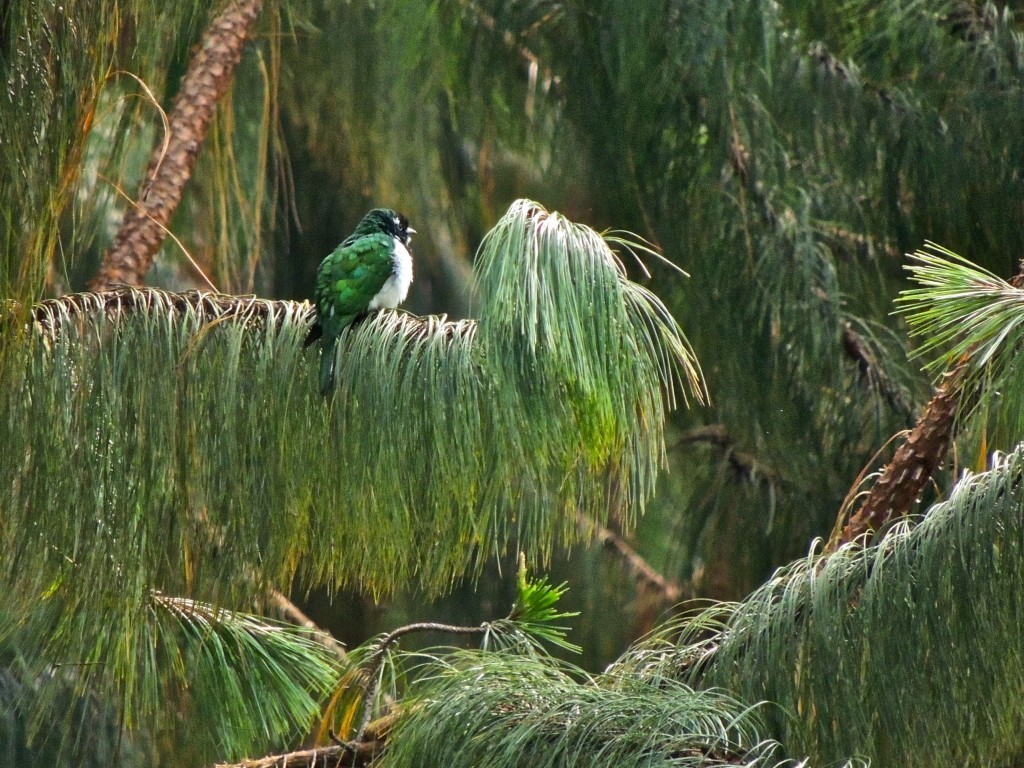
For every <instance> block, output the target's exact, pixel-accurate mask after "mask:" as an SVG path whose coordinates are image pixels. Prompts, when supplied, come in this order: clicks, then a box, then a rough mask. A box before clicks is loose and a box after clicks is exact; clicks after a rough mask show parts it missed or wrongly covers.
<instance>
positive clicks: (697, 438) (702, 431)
mask: <svg viewBox="0 0 1024 768" xmlns="http://www.w3.org/2000/svg"><path fill="white" fill-rule="evenodd" d="M688 443H708V444H709V445H715V446H718V447H719V448H721V449H722V452H723V453H724V454H725V458H726V459H727V460H728V462H729V464H730V466H731V467H732V468H733V471H734V472H735V473H736V474H737V475H738V476H739V477H740V478H742V479H744V480H748V481H751V482H754V481H756V480H757V479H758V478H760V479H761V481H762V482H765V483H768V484H769V485H776V484H777V483H778V481H779V478H778V475H776V473H775V471H774V470H773V469H772V468H771V467H769V466H767V465H766V464H765V463H764V462H762V461H761V460H760V459H758V458H757V456H756V455H754V454H753V453H751V452H750V451H744V450H742V449H740V448H737V447H736V441H735V440H734V439H733V437H732V435H730V434H729V433H728V432H727V431H726V429H725V427H724V426H722V425H721V424H708V425H705V426H703V427H697V428H696V429H691V430H690V431H689V432H687V433H686V434H684V435H683V436H682V437H680V438H679V439H678V440H677V441H676V442H675V443H673V444H672V445H671V446H669V449H668V450H670V451H671V450H673V449H675V448H677V447H679V446H680V445H686V444H688Z"/></svg>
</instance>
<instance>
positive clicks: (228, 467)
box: [0, 203, 700, 749]
mask: <svg viewBox="0 0 1024 768" xmlns="http://www.w3.org/2000/svg"><path fill="white" fill-rule="evenodd" d="M537 243H541V246H542V247H540V248H539V249H538V248H537V247H535V246H536V244H537ZM496 275H497V276H498V277H495V276H496ZM503 276H504V277H503ZM508 276H514V278H509V277H508ZM482 286H483V288H482V296H483V298H482V304H481V320H480V327H479V328H478V327H477V325H476V324H475V323H473V322H470V321H462V322H448V321H445V320H444V318H436V317H431V318H423V319H420V318H416V317H413V316H410V315H406V314H402V313H395V312H382V313H379V314H376V315H374V316H372V317H371V318H370V319H368V320H367V321H366V322H365V323H363V324H361V325H358V326H357V327H355V328H350V329H348V330H346V332H345V334H344V335H343V337H342V341H341V344H340V356H341V358H340V363H339V373H338V382H337V390H336V392H335V393H334V396H333V397H332V398H331V399H329V400H327V401H325V400H324V399H323V398H321V397H320V396H319V394H318V393H317V391H316V387H315V384H314V382H313V376H312V372H313V369H314V368H315V364H316V353H317V350H315V349H310V350H303V348H302V339H303V337H304V335H305V332H306V330H307V328H308V325H309V322H310V319H311V318H310V310H309V307H308V305H305V304H296V303H292V302H266V301H261V300H256V299H251V300H245V299H236V300H230V299H225V298H223V297H220V298H218V297H207V298H204V297H202V296H192V297H184V296H175V295H172V294H162V293H159V292H136V291H130V290H129V291H125V292H122V293H121V294H119V295H118V296H116V297H109V296H103V295H99V294H97V295H88V294H86V295H82V296H78V297H70V298H68V299H65V300H60V301H53V302H49V303H47V304H44V305H40V306H39V307H37V311H36V317H37V321H36V324H35V325H34V326H33V328H32V331H31V333H30V334H29V335H28V336H27V337H26V340H25V342H24V344H22V345H21V346H18V347H15V348H14V350H13V352H12V355H13V356H14V359H15V360H16V361H17V363H18V366H19V367H20V370H21V376H19V377H14V386H12V387H10V388H8V389H6V390H4V393H3V395H2V396H0V418H2V420H3V423H4V424H5V425H6V428H7V430H8V433H9V437H10V439H11V441H12V443H11V444H12V445H15V446H22V447H23V448H22V450H14V451H9V452H7V453H5V454H3V455H2V457H0V489H2V490H0V494H2V495H3V501H2V503H3V506H4V507H5V508H6V509H8V510H10V512H9V514H7V515H6V516H5V518H4V526H3V527H2V528H0V534H2V535H0V584H2V585H3V587H4V594H5V595H6V598H5V602H6V603H7V604H8V609H9V610H10V611H12V612H13V613H14V614H15V615H19V616H20V618H19V621H20V622H24V623H27V624H32V625H33V626H34V629H35V630H36V631H37V632H38V633H39V636H46V637H48V638H49V639H48V641H47V642H46V643H44V644H43V645H42V646H41V647H40V648H39V649H37V651H38V654H39V655H38V657H37V658H38V660H39V661H40V662H42V660H44V659H52V658H66V657H70V656H76V657H79V658H83V659H88V660H89V663H91V664H92V663H94V664H97V665H98V670H97V671H96V674H100V675H102V676H104V677H105V676H106V674H110V675H112V676H113V678H114V679H117V680H119V681H121V685H123V686H124V695H125V697H126V699H125V700H126V702H128V703H129V704H130V706H129V711H131V712H137V713H138V716H139V717H140V718H144V717H145V716H146V715H151V714H153V712H154V710H153V708H152V707H153V705H154V703H155V702H156V701H157V698H156V697H155V694H153V693H151V692H152V691H153V690H155V689H153V688H152V687H151V686H152V685H153V680H154V676H156V675H158V674H159V673H160V671H161V670H162V669H163V668H164V666H165V664H164V663H163V662H167V663H169V666H170V667H171V668H172V669H178V668H181V667H182V666H184V665H183V663H177V662H174V661H173V659H171V660H167V659H163V660H159V659H154V660H151V661H150V662H147V663H146V664H143V665H141V666H140V659H142V658H145V657H146V655H147V654H148V653H150V652H151V649H152V647H153V642H154V637H153V636H152V635H151V634H148V630H147V629H146V626H147V625H146V623H145V622H144V621H142V622H141V623H140V620H141V617H142V616H144V615H145V614H146V611H147V610H148V609H147V606H150V605H151V604H152V601H153V590H154V589H158V590H160V591H161V592H163V593H165V594H171V595H187V596H198V597H202V598H204V599H206V600H211V601H216V602H218V603H222V604H223V603H226V604H228V605H244V604H247V603H248V601H250V600H251V599H252V597H253V592H254V590H258V589H259V587H260V585H262V584H263V583H264V581H265V580H270V581H271V582H272V583H275V584H290V583H292V581H293V580H294V579H295V578H298V579H300V580H301V581H302V583H304V584H306V585H310V586H318V585H328V586H332V587H336V586H338V585H358V586H361V587H363V588H366V589H369V590H374V591H378V592H386V591H391V590H394V589H396V588H398V587H400V586H404V585H408V584H418V585H419V586H420V587H421V588H422V589H423V590H425V591H427V592H430V593H435V594H436V593H439V592H443V591H444V590H445V589H447V588H448V587H449V586H450V585H451V583H452V582H453V580H454V579H456V578H458V577H460V576H462V575H463V574H464V573H466V572H467V571H470V570H472V569H473V567H474V564H478V563H479V562H480V558H481V555H484V556H486V555H487V554H489V553H491V552H495V551H497V552H502V551H504V550H505V549H506V548H507V547H508V546H510V544H513V543H514V544H515V545H516V546H518V547H520V548H522V549H525V550H526V551H528V552H531V553H536V555H535V556H537V557H543V556H545V555H546V554H547V553H549V552H550V551H551V549H552V548H553V547H554V546H555V545H556V544H558V543H561V542H568V541H571V540H572V539H573V538H575V537H576V536H577V535H578V533H577V525H576V513H577V512H580V513H584V514H586V515H588V516H591V517H593V518H594V519H596V520H602V519H605V517H606V516H607V514H608V511H609V509H610V508H611V507H612V506H617V505H620V504H628V507H627V509H628V510H630V511H632V512H635V511H638V510H640V509H642V505H643V501H644V500H645V499H646V498H647V497H648V496H649V495H650V494H651V492H652V491H653V481H654V477H655V474H656V472H657V469H658V466H659V463H660V461H661V460H662V457H663V453H662V448H661V446H662V440H663V437H662V428H663V426H662V425H663V420H664V418H665V414H666V412H667V410H668V408H669V407H670V406H671V405H672V403H674V397H675V395H676V393H677V392H678V387H679V384H680V383H681V382H685V383H686V384H688V385H689V386H691V387H693V388H694V389H693V393H694V394H696V395H697V396H700V389H699V386H700V380H699V375H698V373H697V370H696V367H695V365H696V364H695V361H694V359H693V357H692V355H691V353H690V352H689V350H688V347H687V345H686V341H685V339H684V337H683V336H682V334H681V331H680V330H679V328H678V326H677V325H676V324H675V323H674V321H673V320H672V319H671V317H670V316H669V315H668V313H667V312H666V311H665V309H664V307H663V306H661V304H660V303H659V302H658V301H657V299H655V298H654V297H653V295H651V294H649V293H647V292H645V291H643V290H642V289H640V288H639V287H637V286H635V285H633V284H631V283H629V282H628V281H627V280H626V278H625V276H624V274H623V272H622V270H621V269H620V267H619V266H618V264H617V262H616V260H615V257H614V256H613V254H612V253H611V251H610V250H609V248H608V246H607V245H606V244H605V243H604V241H603V240H602V239H601V238H600V237H599V236H598V235H597V234H596V233H594V232H592V231H591V230H588V229H587V228H585V227H582V226H580V225H575V224H572V223H571V222H568V221H567V220H565V219H564V218H562V217H560V216H558V215H557V214H548V213H547V212H545V211H544V210H543V209H541V208H540V207H539V206H536V205H534V204H529V203H519V204H517V205H515V206H513V208H512V210H511V211H510V212H509V214H508V216H507V217H506V218H505V219H504V220H503V222H502V224H501V226H500V227H499V228H498V229H497V230H496V231H495V233H494V235H492V237H491V238H490V240H489V241H488V246H487V249H486V253H485V256H484V258H483V261H482ZM548 591H550V590H549V589H548ZM546 594H547V592H545V591H543V590H542V591H541V592H538V593H537V594H536V595H535V596H534V597H535V598H536V599H535V600H533V601H528V602H530V603H531V605H532V608H531V613H530V616H527V617H524V620H526V621H539V622H541V623H543V622H544V621H546V620H547V619H550V618H552V615H551V614H550V611H549V610H548V608H549V606H547V607H546V606H544V605H537V604H533V603H536V601H537V600H540V601H541V602H543V598H544V596H545V595H546ZM556 596H557V595H556ZM44 598H45V599H44ZM41 599H42V602H40V600H41ZM168 600H169V598H168ZM159 604H160V605H161V606H164V607H169V608H174V613H175V616H178V617H179V618H180V617H182V616H185V615H186V613H187V615H188V618H189V620H190V621H191V622H192V623H193V624H195V623H200V624H204V623H208V621H213V620H215V619H216V616H217V614H215V613H214V614H209V613H208V612H206V611H205V609H204V610H202V611H198V612H197V611H193V610H191V609H189V611H185V610H184V609H181V610H178V606H179V605H185V604H183V603H182V604H179V603H177V602H167V601H164V602H160V603H159ZM187 605H189V606H191V605H192V604H191V603H188V604H187ZM208 616H210V617H213V618H210V619H208ZM531 617H532V618H531ZM232 626H233V625H231V624H227V625H225V628H227V629H231V627H232ZM186 636H187V638H197V637H199V636H198V635H196V634H195V633H194V632H193V633H186ZM217 636H218V637H220V636H221V635H217ZM240 637H242V638H244V637H245V636H244V635H238V634H237V633H234V634H231V637H230V638H227V639H229V640H231V643H232V645H230V646H228V645H225V646H224V647H223V648H222V649H220V650H219V651H217V654H218V655H220V656H222V657H223V658H222V661H223V664H224V666H225V668H226V669H232V668H234V667H235V666H237V665H238V664H240V663H241V662H240V661H238V662H237V663H236V657H235V656H232V654H242V653H250V654H252V653H262V652H266V653H272V652H273V649H270V648H265V647H264V646H263V645H261V644H260V643H255V644H253V643H243V644H242V645H239V644H238V643H239V638H240ZM262 637H264V636H263V635H259V634H258V633H257V636H256V639H257V640H258V639H260V638H262ZM273 637H277V636H276V635H267V636H266V638H267V639H270V638H273ZM553 637H554V636H553ZM201 645H202V647H203V649H204V650H205V651H208V652H213V651H216V650H217V649H216V648H215V647H214V646H211V645H209V644H208V643H201ZM236 648H238V649H239V650H233V649H236ZM237 658H238V659H241V656H238V657H237ZM246 665H247V666H250V667H252V669H253V671H259V670H264V672H263V673H261V676H262V677H266V678H267V680H268V685H278V686H281V685H283V684H284V677H283V676H281V675H280V674H279V673H278V671H277V669H276V668H275V667H273V666H271V665H268V664H263V663H262V662H254V661H251V660H250V661H247V662H246ZM215 666H216V665H215V664H213V663H212V662H211V663H210V664H208V665H207V666H205V667H202V669H205V670H206V672H205V673H204V674H210V675H213V674H215V672H216V670H215V669H214V667H215ZM306 674H307V677H308V675H309V673H308V672H307V673H306ZM90 676H91V674H90ZM108 681H109V678H108ZM222 682H223V684H224V685H227V684H228V683H227V682H226V681H222ZM254 684H255V683H254V682H253V681H251V680H250V681H248V682H245V683H244V685H243V684H242V683H233V684H232V685H235V686H236V687H235V689H234V693H233V694H231V695H229V696H228V699H229V701H230V702H231V704H230V705H229V704H225V705H224V707H225V709H224V711H223V712H222V713H221V715H220V717H211V718H210V720H209V723H210V727H211V728H214V729H216V730H217V732H218V733H219V734H222V735H223V734H225V733H228V732H230V733H233V734H235V738H236V739H237V741H234V742H225V744H228V743H230V744H232V745H237V744H244V743H256V737H257V735H259V734H264V735H266V734H269V733H271V732H273V731H275V729H276V730H280V727H279V726H280V724H281V723H283V722H285V721H290V722H294V721H296V720H298V719H300V718H299V717H298V714H297V712H298V710H297V709H296V707H299V708H300V709H301V706H300V705H299V704H295V705H288V704H287V703H281V704H276V703H274V702H267V703H266V704H265V706H267V707H270V709H269V710H267V711H262V710H261V711H259V712H257V716H256V717H255V718H253V712H252V710H251V708H250V709H246V708H244V707H246V706H251V704H250V705H240V706H243V709H242V710H238V711H236V710H232V709H231V706H234V705H235V704H237V703H238V702H240V701H244V700H246V699H247V698H250V697H249V696H248V695H247V694H246V690H248V689H247V688H246V687H245V686H247V685H254ZM239 686H240V687H239ZM137 691H142V692H143V693H144V695H143V694H139V693H133V692H137ZM212 691H213V688H211V689H210V690H209V691H208V693H211V694H212ZM145 692H150V693H145ZM137 695H141V696H142V701H143V703H144V704H146V703H148V708H147V706H142V707H141V709H139V705H137V703H135V697H136V696H137ZM211 698H216V697H214V696H210V697H206V699H204V701H209V700H210V699H211ZM277 706H284V707H286V708H285V709H284V710H278V709H275V707H277ZM243 721H245V722H249V725H248V726H247V727H248V728H249V730H246V729H245V728H243V727H242V725H243ZM250 721H251V722H250ZM268 723H274V724H275V728H271V727H270V725H268ZM233 748H234V747H232V749H233Z"/></svg>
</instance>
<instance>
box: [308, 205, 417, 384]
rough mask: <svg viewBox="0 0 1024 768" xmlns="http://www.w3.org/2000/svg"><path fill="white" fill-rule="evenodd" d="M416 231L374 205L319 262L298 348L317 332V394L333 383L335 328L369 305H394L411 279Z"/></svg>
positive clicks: (404, 220) (344, 325)
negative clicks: (309, 322) (312, 307)
mask: <svg viewBox="0 0 1024 768" xmlns="http://www.w3.org/2000/svg"><path fill="white" fill-rule="evenodd" d="M414 234H416V230H415V229H413V228H412V227H410V226H409V220H408V219H407V218H406V217H405V216H403V215H402V214H400V213H396V212H395V211H393V210H391V209H390V208H374V209H373V210H372V211H370V212H369V213H367V214H366V215H365V216H364V217H363V219H362V221H360V222H359V225H358V226H357V227H356V228H355V230H354V231H353V232H352V234H351V235H349V236H348V237H346V238H345V239H344V240H343V241H342V242H341V245H339V246H338V247H337V248H335V249H334V250H333V251H332V252H331V253H330V254H328V255H327V257H326V258H325V259H324V260H323V261H322V262H320V266H319V267H318V268H317V272H316V287H315V289H314V292H313V297H314V302H315V304H316V311H317V319H316V322H315V323H314V324H313V326H312V327H311V328H310V330H309V335H308V336H307V337H306V341H305V344H304V345H303V347H308V346H309V345H310V344H312V343H313V342H314V341H316V340H317V339H319V338H320V337H323V345H322V349H321V352H320V355H321V357H320V394H322V395H323V396H325V397H326V396H327V395H328V394H329V393H330V392H331V391H332V390H333V388H334V359H335V355H334V348H335V345H336V344H337V343H338V337H339V336H340V335H341V332H342V331H344V330H345V329H346V328H347V327H348V326H350V325H352V324H353V323H354V322H356V321H359V320H361V319H362V318H364V317H366V316H367V315H368V314H369V313H370V312H371V311H372V310H375V309H394V308H395V307H397V306H398V305H399V304H401V303H402V302H403V301H405V297H406V296H407V295H408V294H409V286H410V285H411V284H412V252H411V250H410V244H411V242H412V236H413V235H414Z"/></svg>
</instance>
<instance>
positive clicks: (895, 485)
mask: <svg viewBox="0 0 1024 768" xmlns="http://www.w3.org/2000/svg"><path fill="white" fill-rule="evenodd" d="M969 365H970V362H969V360H967V359H964V360H961V361H960V364H959V365H957V366H956V367H955V368H954V369H953V370H952V371H950V372H949V373H947V374H946V376H945V379H943V382H942V384H940V385H939V387H938V389H937V390H936V392H935V394H934V395H933V396H932V399H931V400H930V401H929V402H928V405H927V406H926V407H925V409H924V413H923V414H922V415H921V418H920V419H918V421H917V424H915V425H914V428H913V429H912V430H911V431H910V434H909V435H908V436H907V439H906V440H905V441H904V443H903V444H902V445H901V446H900V447H899V448H898V449H897V450H896V455H895V456H893V457H892V461H890V462H889V463H888V464H887V465H886V467H885V469H884V470H882V476H881V477H880V478H879V479H878V482H877V483H875V486H874V487H873V488H872V489H871V492H870V493H869V494H868V497H867V498H866V499H865V500H864V503H863V504H861V506H860V509H858V510H857V512H856V513H854V515H853V516H852V517H851V518H850V521H849V522H848V523H847V524H846V527H845V528H843V532H842V534H841V535H840V538H839V542H838V543H839V544H845V543H847V542H850V541H853V540H854V539H856V538H857V537H859V536H862V535H863V534H865V533H868V532H871V531H878V530H881V529H882V528H883V527H884V526H885V525H887V524H888V523H889V522H891V521H892V520H895V519H896V518H897V517H900V516H902V515H904V514H906V512H907V510H909V509H910V507H911V505H912V504H913V503H914V502H915V501H916V500H917V497H918V496H919V495H920V494H921V491H922V490H924V487H925V485H926V484H927V483H928V482H929V481H930V480H931V477H932V475H933V474H934V473H935V470H936V469H938V467H939V465H940V464H941V463H942V460H943V459H944V458H945V457H946V451H947V449H948V448H949V443H950V440H951V439H952V437H953V422H954V419H955V418H956V411H957V406H958V405H959V403H960V398H961V395H962V393H963V382H964V379H965V377H966V374H967V371H968V367H969Z"/></svg>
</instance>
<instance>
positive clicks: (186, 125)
mask: <svg viewBox="0 0 1024 768" xmlns="http://www.w3.org/2000/svg"><path fill="white" fill-rule="evenodd" d="M263 2H264V0H232V2H230V4H229V5H228V6H227V8H225V9H224V10H223V11H222V12H221V13H220V15H219V16H217V17H216V18H215V19H214V20H213V22H212V23H211V24H210V28H209V29H208V30H207V31H206V34H205V35H204V37H203V40H202V43H201V44H200V46H199V48H198V49H197V50H196V51H195V53H194V54H193V56H192V61H191V62H190V63H189V66H188V70H187V71H186V72H185V76H184V77H183V78H182V79H181V87H180V89H179V91H178V95H177V96H176V97H175V99H174V107H173V109H172V110H171V114H170V127H169V135H168V136H167V137H166V146H165V145H164V140H161V141H160V142H159V143H158V146H157V147H156V148H155V149H154V151H153V156H152V158H151V159H150V163H149V169H148V170H147V172H146V182H145V184H144V186H143V190H142V196H141V200H139V201H138V202H137V203H135V204H134V205H132V206H131V207H130V208H129V209H128V210H127V212H126V213H125V216H124V220H123V221H122V222H121V228H120V230H119V231H118V233H117V236H116V238H115V240H114V245H113V246H112V247H111V249H110V250H109V251H108V252H107V254H106V256H104V259H103V264H102V265H101V266H100V269H99V272H98V273H97V274H96V276H95V277H94V278H93V280H92V282H91V283H90V284H89V287H90V288H91V289H92V290H94V291H98V290H102V289H104V288H108V287H110V286H111V285H115V284H119V283H120V284H125V285H139V284H141V283H142V280H143V278H145V276H146V273H147V272H149V269H150V267H151V266H153V259H154V257H155V256H156V252H157V249H159V248H160V245H161V243H163V241H164V238H165V237H166V235H167V229H166V228H167V224H168V223H169V222H170V220H171V216H173V215H174V212H175V210H177V208H178V203H180V202H181V196H182V193H183V192H184V190H185V185H186V184H187V183H188V180H189V179H190V178H191V176H192V169H193V168H194V167H195V162H196V156H197V155H198V153H199V148H200V147H201V146H202V144H203V141H204V140H205V138H206V132H207V130H208V129H209V127H210V121H211V120H212V119H213V114H214V111H215V110H216V107H217V102H218V101H219V100H220V99H221V97H222V96H223V95H224V93H225V92H226V91H227V89H228V87H229V86H230V85H231V81H232V79H233V77H234V73H235V68H236V67H237V66H238V62H239V61H241V58H242V51H243V49H244V48H245V43H246V41H247V40H248V39H249V33H250V31H251V29H252V25H253V22H254V21H255V20H256V17H257V16H259V13H260V10H261V9H262V7H263Z"/></svg>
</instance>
